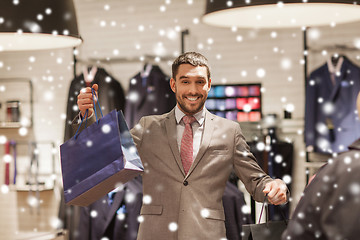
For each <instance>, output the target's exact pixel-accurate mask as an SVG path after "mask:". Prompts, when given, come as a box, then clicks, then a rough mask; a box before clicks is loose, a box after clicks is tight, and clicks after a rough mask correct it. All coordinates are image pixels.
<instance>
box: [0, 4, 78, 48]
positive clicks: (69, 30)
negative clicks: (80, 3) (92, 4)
mask: <svg viewBox="0 0 360 240" xmlns="http://www.w3.org/2000/svg"><path fill="white" fill-rule="evenodd" d="M81 42H82V40H81V38H80V36H79V31H78V27H77V21H76V14H75V8H74V4H73V2H72V0H1V3H0V51H23V50H44V49H56V48H68V47H75V46H78V45H79V44H81Z"/></svg>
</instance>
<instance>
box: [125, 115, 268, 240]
mask: <svg viewBox="0 0 360 240" xmlns="http://www.w3.org/2000/svg"><path fill="white" fill-rule="evenodd" d="M131 134H132V136H133V138H134V141H135V144H136V146H137V148H138V151H139V154H140V157H141V160H142V162H143V164H144V168H145V171H144V174H143V194H144V196H149V197H150V199H151V201H150V202H144V203H143V206H142V209H141V215H142V219H141V220H142V221H141V223H140V227H139V233H138V239H141V240H153V239H157V240H162V239H164V240H165V239H166V240H169V239H179V240H188V239H199V240H204V239H221V238H226V232H225V224H224V220H225V216H224V210H223V205H222V196H223V193H224V189H225V184H226V181H227V180H228V178H229V175H230V172H231V170H232V169H234V170H235V173H236V175H237V176H238V177H239V178H240V180H241V181H242V182H243V183H244V184H245V186H246V189H247V190H248V192H249V193H250V194H251V195H252V196H253V197H254V199H255V200H256V201H263V199H264V194H263V192H262V190H263V189H264V187H265V184H266V183H267V182H269V181H271V178H270V177H269V176H267V175H266V174H265V173H264V172H263V170H262V169H261V168H260V167H259V166H258V164H257V162H256V160H255V158H254V156H253V155H252V154H251V153H250V152H249V147H248V145H247V144H246V142H245V139H244V137H243V135H242V133H241V129H240V125H239V124H238V123H236V122H233V121H230V120H227V119H224V118H220V117H218V116H215V115H213V114H211V113H210V112H208V111H207V110H206V113H205V125H204V132H203V136H202V141H201V146H200V149H199V152H198V154H197V156H196V159H195V160H194V162H193V164H192V166H191V168H190V170H189V172H188V174H187V175H185V173H184V170H183V167H182V163H181V158H180V153H179V149H178V144H177V140H176V120H175V111H174V109H173V110H172V111H171V112H169V113H166V114H163V115H157V116H147V117H143V118H142V119H141V120H140V122H139V124H138V125H136V126H135V127H134V128H133V129H132V130H131Z"/></svg>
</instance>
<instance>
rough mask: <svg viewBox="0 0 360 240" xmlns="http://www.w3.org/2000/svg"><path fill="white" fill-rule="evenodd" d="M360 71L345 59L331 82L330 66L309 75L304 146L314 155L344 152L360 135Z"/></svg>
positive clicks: (325, 65)
mask: <svg viewBox="0 0 360 240" xmlns="http://www.w3.org/2000/svg"><path fill="white" fill-rule="evenodd" d="M359 91H360V68H359V67H358V66H356V65H355V64H353V63H352V62H350V61H349V59H347V58H346V57H343V63H342V66H341V69H340V72H339V74H338V75H335V76H334V81H332V79H331V75H330V73H329V66H328V64H327V63H326V64H324V65H323V66H321V67H320V68H318V69H316V70H315V71H313V72H312V73H311V74H310V78H309V81H308V82H307V85H306V103H305V143H306V145H307V146H309V145H311V146H314V151H315V152H341V151H345V150H346V146H348V145H350V144H351V143H352V142H353V141H354V140H356V139H357V138H358V137H359V136H360V122H359V119H358V116H357V113H356V97H357V94H358V92H359Z"/></svg>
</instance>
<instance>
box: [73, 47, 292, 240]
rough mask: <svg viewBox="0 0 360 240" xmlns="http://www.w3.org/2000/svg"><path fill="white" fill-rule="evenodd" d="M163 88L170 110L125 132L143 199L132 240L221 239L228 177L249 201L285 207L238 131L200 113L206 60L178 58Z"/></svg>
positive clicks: (207, 81) (281, 186) (280, 190)
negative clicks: (171, 96) (171, 97)
mask: <svg viewBox="0 0 360 240" xmlns="http://www.w3.org/2000/svg"><path fill="white" fill-rule="evenodd" d="M170 86H171V89H172V90H173V92H174V93H175V95H176V101H177V105H176V107H175V108H174V109H173V110H172V111H170V112H169V113H166V114H163V115H156V116H147V117H143V118H142V119H141V120H140V122H139V124H138V125H136V126H135V127H134V128H133V129H132V130H131V134H132V136H133V138H134V141H135V144H136V146H137V148H138V151H139V154H140V157H141V160H142V162H143V165H144V168H145V171H144V174H143V194H144V199H145V197H146V199H148V200H149V199H150V201H144V204H143V206H142V209H141V218H140V219H141V223H140V227H139V233H138V239H141V240H147V239H149V240H153V239H156V240H162V239H164V240H165V239H166V240H169V239H179V240H188V239H199V240H204V239H225V238H226V232H225V224H224V220H225V216H224V211H223V206H222V202H221V201H222V200H221V199H222V196H223V193H224V189H225V184H226V181H227V180H228V177H229V175H230V172H231V170H232V169H234V171H235V173H236V174H237V176H238V177H239V178H240V179H241V181H242V182H243V183H244V184H245V187H246V189H247V190H248V191H249V193H250V194H251V195H252V196H253V198H254V199H255V200H256V201H263V199H264V195H265V194H268V200H269V202H270V203H272V204H283V203H285V202H286V201H287V196H286V194H287V188H286V185H285V183H284V182H283V181H282V180H280V179H276V180H273V179H271V178H270V177H269V176H267V175H266V174H265V173H264V172H263V171H262V169H261V168H260V167H259V166H258V164H257V162H256V159H255V158H254V156H253V155H252V154H251V153H250V152H249V147H248V145H247V144H246V142H245V139H244V137H243V135H242V133H241V129H240V126H239V124H238V123H236V122H233V121H230V120H227V119H223V118H220V117H217V116H215V115H213V114H211V113H210V112H208V111H207V110H206V109H205V108H204V104H205V101H206V98H207V95H208V92H209V90H210V87H211V78H210V70H209V66H208V63H207V59H206V58H205V57H204V56H202V55H201V54H199V53H195V52H188V53H185V54H183V55H181V56H179V57H178V58H177V59H176V60H175V61H174V63H173V65H172V78H171V80H170ZM93 88H94V89H95V90H97V88H98V86H97V85H94V86H93ZM78 106H79V109H80V111H81V115H82V116H84V113H85V111H86V109H91V108H92V107H93V106H92V99H91V89H90V88H87V89H85V90H84V91H82V93H80V94H79V96H78ZM92 112H93V110H92V109H91V110H90V114H91V115H93V114H92ZM183 117H184V119H183ZM88 121H91V122H93V121H94V117H90V119H89V120H88ZM192 121H193V122H192ZM184 122H186V124H185V123H184ZM190 122H192V123H190Z"/></svg>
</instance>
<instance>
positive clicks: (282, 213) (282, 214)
mask: <svg viewBox="0 0 360 240" xmlns="http://www.w3.org/2000/svg"><path fill="white" fill-rule="evenodd" d="M267 196H268V194H266V195H265V197H264V202H263V204H262V207H261V211H260V217H259V221H258V224H260V220H261V217H262V214H263V211H264V207H265V205H266V211H267V215H266V223H268V222H269V212H268V208H267V203H266V199H267ZM280 213H281V216H282V218H283V220H284V222H285V224H286V225H287V223H288V221H287V220H286V217H285V214H284V211H283V210H282V209H281V208H280Z"/></svg>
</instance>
